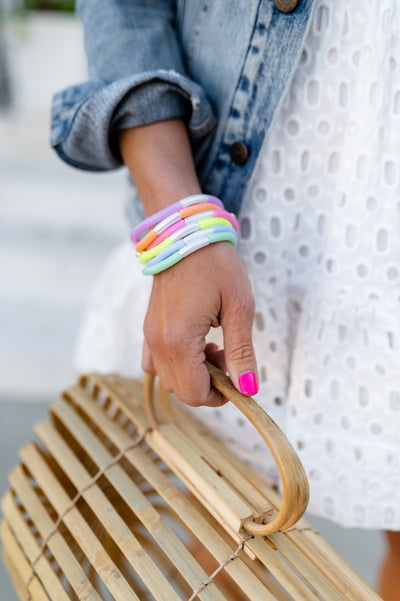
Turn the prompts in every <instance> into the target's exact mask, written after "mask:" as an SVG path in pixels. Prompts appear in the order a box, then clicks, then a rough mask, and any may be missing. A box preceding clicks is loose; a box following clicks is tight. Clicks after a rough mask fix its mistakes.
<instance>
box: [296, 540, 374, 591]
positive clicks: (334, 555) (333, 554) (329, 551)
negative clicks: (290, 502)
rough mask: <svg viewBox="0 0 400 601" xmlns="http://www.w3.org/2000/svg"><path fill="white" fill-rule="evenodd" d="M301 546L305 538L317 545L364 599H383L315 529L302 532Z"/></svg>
mask: <svg viewBox="0 0 400 601" xmlns="http://www.w3.org/2000/svg"><path fill="white" fill-rule="evenodd" d="M300 534H301V535H302V539H301V540H300V548H302V545H303V541H304V539H306V540H308V541H309V542H310V543H311V544H312V545H313V546H315V547H316V548H317V549H318V550H319V552H320V553H321V554H322V555H323V556H324V557H325V558H326V559H327V560H328V561H329V562H331V563H332V564H334V566H335V569H337V570H338V571H339V572H340V573H341V574H343V577H344V578H346V579H347V580H348V581H349V582H350V583H351V584H352V585H353V586H355V587H356V589H357V590H358V591H359V592H360V594H361V596H362V599H368V600H369V601H382V599H381V597H380V596H379V595H378V594H377V593H376V592H375V591H374V590H373V589H372V588H371V587H370V586H369V585H368V584H367V583H366V582H365V580H363V579H362V578H361V576H360V575H359V574H357V572H356V571H355V570H353V568H352V567H351V566H349V564H348V563H347V562H346V561H345V560H344V559H343V557H341V555H339V553H338V552H337V551H335V549H334V548H333V547H332V546H331V545H330V544H329V543H328V542H327V541H326V540H325V539H324V538H323V537H322V536H321V535H320V534H319V533H318V532H315V531H313V530H305V531H304V532H301V533H300Z"/></svg>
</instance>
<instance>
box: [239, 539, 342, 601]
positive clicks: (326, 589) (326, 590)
mask: <svg viewBox="0 0 400 601" xmlns="http://www.w3.org/2000/svg"><path fill="white" fill-rule="evenodd" d="M267 539H268V540H269V541H271V542H272V544H273V545H274V546H275V547H276V549H278V550H279V552H280V553H281V554H282V555H283V557H285V559H287V560H288V561H289V563H290V564H291V565H292V566H294V567H295V569H296V571H297V572H298V573H299V574H300V575H301V576H302V577H303V578H304V579H305V580H306V582H308V583H309V585H310V586H311V587H312V588H313V589H314V590H315V591H318V594H319V595H320V597H321V598H322V599H325V600H326V601H343V599H344V598H345V597H343V595H342V594H341V593H340V592H339V591H338V590H337V589H336V588H335V587H334V586H333V585H332V584H331V583H330V582H329V581H328V580H327V578H326V577H325V576H324V574H322V573H321V572H320V571H319V570H318V569H317V568H316V567H315V566H314V565H313V564H312V563H311V562H310V561H309V560H308V559H307V558H306V557H305V556H304V555H303V554H302V553H301V552H300V551H299V549H297V548H296V547H295V545H293V543H291V541H290V540H289V539H287V538H286V537H285V536H284V535H282V534H281V533H279V532H275V533H274V534H270V535H269V536H268V537H267ZM249 544H250V546H251V547H252V549H253V551H254V552H255V553H256V555H257V557H258V558H259V559H261V561H263V563H265V562H266V561H267V555H266V554H265V551H266V546H265V545H264V546H263V547H261V545H258V538H256V539H254V540H251V541H250V543H249ZM255 546H259V551H258V552H256V550H255ZM265 565H269V564H265ZM288 567H289V566H288ZM289 570H290V567H289ZM290 571H291V572H292V573H294V571H293V570H290Z"/></svg>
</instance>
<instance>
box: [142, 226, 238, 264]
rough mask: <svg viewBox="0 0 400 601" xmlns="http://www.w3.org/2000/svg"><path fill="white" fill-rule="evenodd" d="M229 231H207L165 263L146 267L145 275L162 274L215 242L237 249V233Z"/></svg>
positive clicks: (164, 261) (165, 260) (232, 230)
mask: <svg viewBox="0 0 400 601" xmlns="http://www.w3.org/2000/svg"><path fill="white" fill-rule="evenodd" d="M228 230H229V231H225V232H210V233H209V234H207V230H205V232H204V235H203V236H201V237H198V238H195V239H192V241H189V243H186V244H185V246H184V247H182V248H180V249H179V250H178V251H176V252H174V253H173V254H172V255H170V256H169V257H167V258H166V259H164V260H163V261H160V262H159V263H157V264H156V265H152V266H150V265H146V267H144V269H143V273H144V274H145V275H155V274H157V273H161V272H162V271H165V270H166V269H169V268H170V267H172V266H173V265H176V263H179V261H182V259H183V258H184V257H187V256H188V255H190V254H191V253H192V252H195V251H196V250H198V249H200V248H203V247H204V246H208V245H209V244H213V243H215V242H230V243H231V244H232V246H233V247H236V244H237V238H238V236H237V233H236V232H235V230H234V229H233V228H228ZM196 233H197V232H196ZM202 233H203V232H202ZM189 237H190V236H189Z"/></svg>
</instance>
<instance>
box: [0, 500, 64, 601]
mask: <svg viewBox="0 0 400 601" xmlns="http://www.w3.org/2000/svg"><path fill="white" fill-rule="evenodd" d="M2 510H3V513H4V515H5V517H6V519H7V521H8V523H10V524H12V529H13V531H14V534H15V537H16V539H17V541H18V543H19V545H20V546H21V547H22V549H23V550H24V552H25V554H26V556H27V558H28V559H29V561H30V562H31V563H33V562H34V561H35V559H36V557H37V556H38V553H39V551H40V545H39V544H38V542H37V540H36V538H35V537H34V535H33V534H32V532H31V530H30V528H29V526H28V524H27V523H26V521H25V520H24V518H23V517H22V515H21V513H20V511H19V510H18V508H17V507H16V506H15V503H14V501H13V498H12V495H11V492H10V491H8V492H7V493H6V495H5V496H4V497H3V500H2ZM35 572H36V574H38V576H39V578H40V579H41V581H42V582H45V583H46V590H47V592H48V594H49V596H50V598H52V599H57V601H68V600H69V599H70V598H69V596H68V595H67V593H66V592H65V589H64V587H63V586H62V584H61V582H60V580H59V578H58V576H57V574H55V572H54V570H53V568H52V567H51V565H50V562H49V560H48V559H47V557H46V556H45V555H41V557H40V559H39V560H38V561H37V563H36V565H35Z"/></svg>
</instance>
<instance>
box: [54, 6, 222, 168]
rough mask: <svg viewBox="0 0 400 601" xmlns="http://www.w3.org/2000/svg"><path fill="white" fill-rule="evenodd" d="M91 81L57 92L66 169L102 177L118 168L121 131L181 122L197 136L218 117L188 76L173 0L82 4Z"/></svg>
mask: <svg viewBox="0 0 400 601" xmlns="http://www.w3.org/2000/svg"><path fill="white" fill-rule="evenodd" d="M77 11H78V14H79V16H80V18H81V19H82V22H83V26H84V33H85V48H86V53H87V57H88V64H89V75H90V79H89V81H87V82H85V83H83V84H80V85H76V86H72V87H70V88H67V89H66V90H63V91H61V92H59V93H58V94H56V95H55V96H54V99H53V106H52V128H51V145H52V146H53V147H54V149H55V150H56V152H57V153H58V154H59V156H60V157H61V158H62V159H63V160H65V161H66V162H67V163H69V164H71V165H73V166H75V167H79V168H81V169H86V170H91V171H101V170H107V169H113V168H115V167H119V166H120V165H121V164H122V159H121V156H120V154H119V151H118V146H117V144H116V133H117V132H118V131H120V130H121V129H124V128H127V127H135V126H140V125H146V124H149V123H154V122H157V121H163V120H166V119H171V118H177V117H178V118H184V119H185V120H186V121H187V123H188V127H189V132H190V135H191V136H192V138H194V139H196V138H201V137H203V136H205V135H206V134H207V133H209V132H210V131H211V130H212V129H213V127H214V125H215V118H214V115H213V111H212V108H211V105H210V103H209V101H208V99H207V96H206V94H205V91H204V89H203V88H202V87H201V86H199V85H198V84H197V83H196V82H194V81H193V80H192V79H191V78H190V77H189V76H188V75H187V72H186V68H185V64H184V58H183V54H182V50H181V47H180V43H179V35H178V33H177V30H176V25H175V0H146V1H143V0H107V2H104V1H102V0H80V1H79V0H78V2H77Z"/></svg>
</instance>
